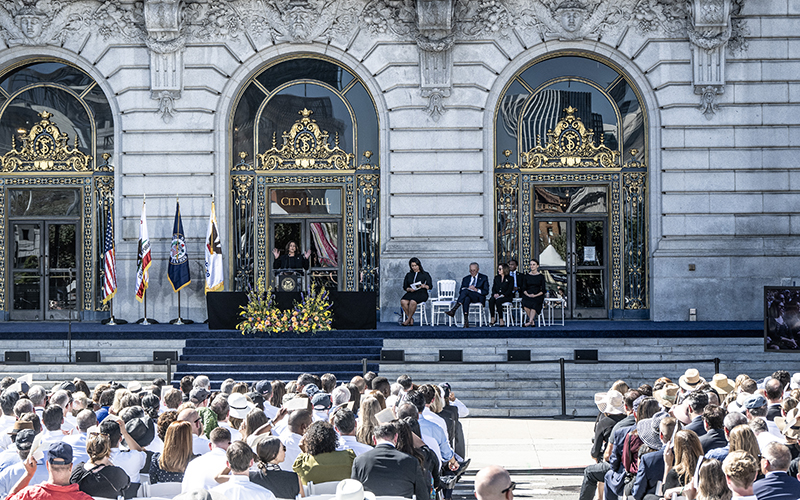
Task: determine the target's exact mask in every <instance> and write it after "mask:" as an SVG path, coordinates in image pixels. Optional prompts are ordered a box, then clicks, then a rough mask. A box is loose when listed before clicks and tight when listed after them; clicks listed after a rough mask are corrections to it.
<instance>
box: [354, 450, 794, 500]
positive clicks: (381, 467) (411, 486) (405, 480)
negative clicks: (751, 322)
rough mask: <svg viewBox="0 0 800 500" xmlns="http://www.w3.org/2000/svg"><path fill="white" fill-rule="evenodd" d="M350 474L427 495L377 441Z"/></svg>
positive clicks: (376, 488)
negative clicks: (376, 444)
mask: <svg viewBox="0 0 800 500" xmlns="http://www.w3.org/2000/svg"><path fill="white" fill-rule="evenodd" d="M351 477H352V478H353V479H358V480H359V481H361V483H362V484H363V485H364V489H365V490H368V491H371V492H372V493H374V494H375V495H377V496H382V495H389V496H402V497H406V498H411V497H412V495H417V499H423V500H424V499H427V498H429V496H430V492H429V491H428V485H427V484H426V481H425V476H424V474H423V473H422V467H421V466H420V465H419V461H418V460H417V459H416V458H414V457H412V456H411V455H406V454H405V453H403V452H402V451H398V450H397V449H395V448H394V447H393V446H390V445H387V444H379V445H378V446H376V447H375V448H374V449H372V450H370V451H368V452H366V453H362V454H361V455H359V456H358V457H356V459H355V461H354V462H353V474H352V476H351ZM794 500H797V499H794Z"/></svg>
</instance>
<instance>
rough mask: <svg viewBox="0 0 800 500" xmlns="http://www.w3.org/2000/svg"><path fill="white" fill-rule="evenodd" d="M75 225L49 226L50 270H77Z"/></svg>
mask: <svg viewBox="0 0 800 500" xmlns="http://www.w3.org/2000/svg"><path fill="white" fill-rule="evenodd" d="M75 226H76V225H75V224H50V225H49V226H48V231H47V233H48V234H47V238H48V242H47V243H48V248H47V256H48V265H49V266H50V269H72V268H75V267H76V266H75V258H76V255H75V248H76V247H75Z"/></svg>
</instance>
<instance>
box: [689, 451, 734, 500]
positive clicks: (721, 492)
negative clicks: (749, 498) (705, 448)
mask: <svg viewBox="0 0 800 500" xmlns="http://www.w3.org/2000/svg"><path fill="white" fill-rule="evenodd" d="M695 498H696V499H697V500H730V498H731V490H730V489H728V484H727V482H726V479H725V473H724V472H723V471H722V462H720V461H719V460H717V459H714V458H710V459H708V460H704V461H703V463H702V464H701V465H700V469H699V470H698V471H697V496H696V497H695Z"/></svg>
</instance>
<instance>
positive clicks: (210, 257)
mask: <svg viewBox="0 0 800 500" xmlns="http://www.w3.org/2000/svg"><path fill="white" fill-rule="evenodd" d="M205 252H206V293H208V292H218V291H220V290H222V289H223V288H224V287H225V285H224V283H223V277H222V275H223V272H222V271H223V269H222V243H221V242H220V239H219V231H217V216H216V215H215V212H214V202H213V201H212V202H211V217H210V218H209V219H208V234H207V235H206V245H205Z"/></svg>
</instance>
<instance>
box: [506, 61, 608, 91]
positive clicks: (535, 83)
mask: <svg viewBox="0 0 800 500" xmlns="http://www.w3.org/2000/svg"><path fill="white" fill-rule="evenodd" d="M557 76H572V77H578V78H585V79H587V80H593V81H595V82H597V83H598V84H599V85H600V87H602V88H606V87H608V86H609V85H610V84H611V83H612V82H614V80H616V79H617V78H618V77H619V73H618V72H617V70H615V69H613V68H611V67H609V66H607V65H605V64H603V63H602V62H600V61H596V60H594V59H588V58H586V57H580V56H561V57H553V58H550V59H545V60H544V61H541V62H538V63H536V64H534V65H533V66H531V67H530V68H528V69H526V70H525V71H523V72H522V74H521V75H520V78H522V80H524V81H525V83H527V84H528V85H530V87H531V88H534V89H535V88H538V87H539V86H540V85H542V84H543V83H545V82H547V81H549V80H551V79H553V78H555V77H557Z"/></svg>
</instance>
